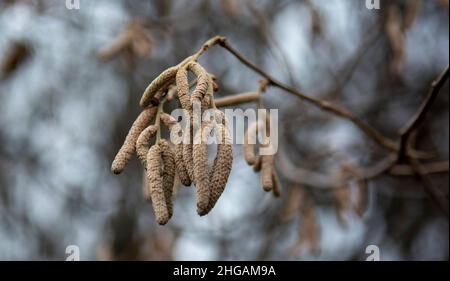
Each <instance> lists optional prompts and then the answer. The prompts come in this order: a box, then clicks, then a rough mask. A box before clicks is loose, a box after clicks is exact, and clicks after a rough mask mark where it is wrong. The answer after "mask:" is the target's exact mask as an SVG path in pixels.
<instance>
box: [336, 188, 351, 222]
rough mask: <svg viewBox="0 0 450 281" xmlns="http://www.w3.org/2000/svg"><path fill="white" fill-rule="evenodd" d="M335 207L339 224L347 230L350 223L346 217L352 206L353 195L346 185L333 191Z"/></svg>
mask: <svg viewBox="0 0 450 281" xmlns="http://www.w3.org/2000/svg"><path fill="white" fill-rule="evenodd" d="M333 197H334V205H335V208H336V219H337V221H338V223H339V224H340V225H341V226H342V227H343V228H347V226H348V223H347V219H346V216H345V213H346V211H347V208H348V206H349V205H350V204H351V194H350V190H349V187H348V186H346V185H344V186H342V187H338V188H334V189H333Z"/></svg>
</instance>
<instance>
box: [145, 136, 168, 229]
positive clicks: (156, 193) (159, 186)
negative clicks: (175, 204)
mask: <svg viewBox="0 0 450 281" xmlns="http://www.w3.org/2000/svg"><path fill="white" fill-rule="evenodd" d="M160 157H161V148H160V146H159V145H158V144H155V145H153V146H152V147H150V149H149V151H148V153H147V178H148V186H149V189H150V190H149V193H150V197H151V199H152V205H153V210H154V212H155V217H156V221H157V222H158V223H159V224H161V225H164V224H166V223H167V222H168V221H169V212H168V209H167V204H166V199H165V194H164V189H163V178H162V176H161V161H160Z"/></svg>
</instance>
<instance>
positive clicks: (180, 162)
mask: <svg viewBox="0 0 450 281" xmlns="http://www.w3.org/2000/svg"><path fill="white" fill-rule="evenodd" d="M183 149H184V144H182V143H179V144H176V145H175V166H176V168H177V173H178V177H179V178H180V181H181V183H182V184H183V185H184V186H190V185H191V184H192V181H191V178H190V177H189V174H188V171H187V169H186V167H185V165H184V159H183Z"/></svg>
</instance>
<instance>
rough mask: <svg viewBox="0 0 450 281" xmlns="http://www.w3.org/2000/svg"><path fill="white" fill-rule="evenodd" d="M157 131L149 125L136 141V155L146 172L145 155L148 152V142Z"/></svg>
mask: <svg viewBox="0 0 450 281" xmlns="http://www.w3.org/2000/svg"><path fill="white" fill-rule="evenodd" d="M156 131H157V128H156V126H154V125H150V126H148V127H147V128H145V130H143V131H142V132H141V134H140V135H139V137H138V139H137V141H136V154H137V156H138V158H139V160H141V163H142V166H143V167H144V169H146V170H147V153H148V150H149V141H150V139H151V138H152V137H154V136H155V134H156Z"/></svg>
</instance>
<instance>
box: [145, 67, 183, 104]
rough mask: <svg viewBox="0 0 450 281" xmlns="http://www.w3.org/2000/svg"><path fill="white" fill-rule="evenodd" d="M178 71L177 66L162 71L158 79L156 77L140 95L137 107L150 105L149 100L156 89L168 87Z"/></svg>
mask: <svg viewBox="0 0 450 281" xmlns="http://www.w3.org/2000/svg"><path fill="white" fill-rule="evenodd" d="M177 71H178V66H172V67H169V68H168V69H166V70H164V71H163V72H162V73H161V74H160V75H159V76H158V77H156V78H155V79H154V80H153V81H152V82H151V83H150V85H148V87H147V88H146V89H145V91H144V94H142V98H141V101H140V102H139V105H140V106H141V107H146V106H148V105H149V104H150V101H151V98H152V97H153V95H154V94H155V92H156V91H157V90H158V89H161V87H163V86H164V85H166V87H168V86H169V84H170V83H171V82H173V80H174V79H175V76H176V74H177Z"/></svg>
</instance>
